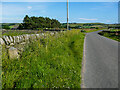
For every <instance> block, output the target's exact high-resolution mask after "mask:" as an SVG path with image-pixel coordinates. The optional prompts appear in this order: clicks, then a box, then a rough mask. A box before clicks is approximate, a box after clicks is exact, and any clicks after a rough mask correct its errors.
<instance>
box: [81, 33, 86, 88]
mask: <svg viewBox="0 0 120 90" xmlns="http://www.w3.org/2000/svg"><path fill="white" fill-rule="evenodd" d="M86 36H87V35H85V38H84V47H83V59H82V70H81V76H82V77H81V78H82V79H81V88H85V85H84V73H85V62H86V60H85V51H86V48H85V46H86Z"/></svg>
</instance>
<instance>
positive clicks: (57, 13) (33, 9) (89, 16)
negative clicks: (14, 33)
mask: <svg viewBox="0 0 120 90" xmlns="http://www.w3.org/2000/svg"><path fill="white" fill-rule="evenodd" d="M11 1H14V0H11ZM18 1H19V0H18ZM24 1H26V2H9V0H7V2H2V13H0V16H1V15H2V22H3V23H22V21H23V18H24V17H25V15H28V16H30V17H31V16H37V17H39V16H43V17H50V18H54V19H57V20H59V21H60V22H61V23H66V21H67V20H66V18H67V13H66V10H67V9H66V2H37V0H35V1H36V2H32V0H30V1H31V2H27V0H24ZM87 1H88V0H86V2H72V0H71V2H69V23H96V22H100V23H109V24H112V23H117V22H118V2H117V0H116V2H112V0H111V2H87ZM93 1H95V0H93ZM98 1H99V0H98ZM114 1H115V0H114ZM0 7H1V4H0ZM0 21H1V20H0Z"/></svg>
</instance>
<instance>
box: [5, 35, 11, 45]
mask: <svg viewBox="0 0 120 90" xmlns="http://www.w3.org/2000/svg"><path fill="white" fill-rule="evenodd" d="M3 39H4V41H5V43H6V44H7V45H9V43H10V40H9V38H8V36H3Z"/></svg>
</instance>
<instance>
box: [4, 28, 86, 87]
mask: <svg viewBox="0 0 120 90" xmlns="http://www.w3.org/2000/svg"><path fill="white" fill-rule="evenodd" d="M84 36H85V35H84V34H83V33H81V32H80V31H74V30H73V31H67V32H65V33H64V32H63V33H58V34H57V35H54V36H49V35H48V37H46V38H45V39H44V38H43V39H40V40H37V41H34V42H31V43H30V44H29V45H27V46H26V48H25V52H23V53H22V56H21V57H20V59H16V60H10V59H9V57H8V54H7V52H6V51H5V50H6V49H5V48H3V55H2V57H3V59H2V60H3V62H2V69H3V73H2V77H3V78H2V86H3V88H80V84H81V62H82V56H83V43H84Z"/></svg>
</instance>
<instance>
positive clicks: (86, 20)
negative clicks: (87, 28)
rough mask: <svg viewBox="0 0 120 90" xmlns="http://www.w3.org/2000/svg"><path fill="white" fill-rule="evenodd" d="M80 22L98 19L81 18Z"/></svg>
mask: <svg viewBox="0 0 120 90" xmlns="http://www.w3.org/2000/svg"><path fill="white" fill-rule="evenodd" d="M79 19H80V20H85V21H96V20H98V19H87V18H79Z"/></svg>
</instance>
